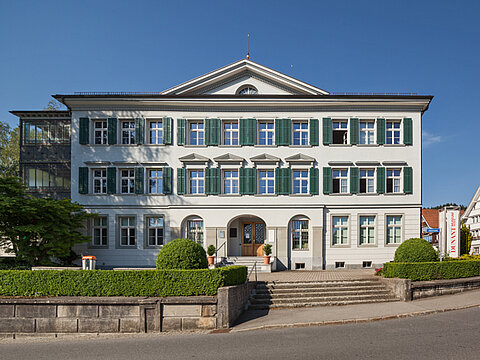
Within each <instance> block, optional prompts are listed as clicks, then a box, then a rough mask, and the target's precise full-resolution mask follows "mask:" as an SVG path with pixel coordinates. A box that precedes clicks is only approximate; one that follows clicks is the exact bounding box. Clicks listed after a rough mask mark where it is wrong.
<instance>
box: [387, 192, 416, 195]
mask: <svg viewBox="0 0 480 360" xmlns="http://www.w3.org/2000/svg"><path fill="white" fill-rule="evenodd" d="M384 195H385V196H399V195H411V194H406V193H403V192H399V193H384Z"/></svg>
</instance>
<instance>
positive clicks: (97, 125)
mask: <svg viewBox="0 0 480 360" xmlns="http://www.w3.org/2000/svg"><path fill="white" fill-rule="evenodd" d="M93 129H94V132H93V136H94V139H93V140H94V144H96V145H105V144H107V139H108V138H107V134H108V132H107V121H106V120H95V121H94V122H93Z"/></svg>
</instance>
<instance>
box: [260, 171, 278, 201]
mask: <svg viewBox="0 0 480 360" xmlns="http://www.w3.org/2000/svg"><path fill="white" fill-rule="evenodd" d="M258 176H259V179H258V180H259V185H260V186H259V190H260V194H264V195H265V194H275V172H274V171H273V170H260V171H259V172H258Z"/></svg>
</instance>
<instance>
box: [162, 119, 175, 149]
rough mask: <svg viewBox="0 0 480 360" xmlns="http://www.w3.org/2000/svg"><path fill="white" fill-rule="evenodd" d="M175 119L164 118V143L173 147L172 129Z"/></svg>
mask: <svg viewBox="0 0 480 360" xmlns="http://www.w3.org/2000/svg"><path fill="white" fill-rule="evenodd" d="M172 125H173V119H172V118H171V117H164V118H163V119H162V126H163V143H164V144H165V145H172V128H173V126H172Z"/></svg>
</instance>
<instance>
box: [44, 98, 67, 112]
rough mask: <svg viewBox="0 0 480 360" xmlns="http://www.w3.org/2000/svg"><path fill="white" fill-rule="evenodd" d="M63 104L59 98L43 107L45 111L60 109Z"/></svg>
mask: <svg viewBox="0 0 480 360" xmlns="http://www.w3.org/2000/svg"><path fill="white" fill-rule="evenodd" d="M61 107H62V104H60V103H59V102H58V101H57V100H50V101H49V102H48V104H47V106H46V107H44V108H43V110H44V111H49V110H60V108H61Z"/></svg>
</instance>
